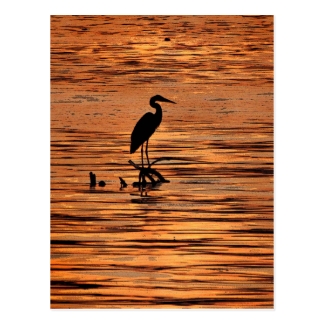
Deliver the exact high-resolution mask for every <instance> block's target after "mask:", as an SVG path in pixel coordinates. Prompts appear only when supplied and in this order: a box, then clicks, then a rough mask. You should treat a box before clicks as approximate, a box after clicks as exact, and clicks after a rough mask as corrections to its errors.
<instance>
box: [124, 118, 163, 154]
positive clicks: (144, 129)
mask: <svg viewBox="0 0 325 325" xmlns="http://www.w3.org/2000/svg"><path fill="white" fill-rule="evenodd" d="M157 126H158V125H157V121H156V119H155V115H154V114H152V113H150V112H148V113H146V114H144V115H143V116H142V117H141V119H140V120H139V121H138V122H137V124H136V125H135V127H134V129H133V132H132V134H131V150H130V152H131V153H133V152H135V151H136V150H137V149H138V148H139V147H140V146H141V145H142V144H143V143H144V142H145V141H147V140H148V139H149V138H150V137H151V135H152V134H153V133H154V132H155V130H156V128H157Z"/></svg>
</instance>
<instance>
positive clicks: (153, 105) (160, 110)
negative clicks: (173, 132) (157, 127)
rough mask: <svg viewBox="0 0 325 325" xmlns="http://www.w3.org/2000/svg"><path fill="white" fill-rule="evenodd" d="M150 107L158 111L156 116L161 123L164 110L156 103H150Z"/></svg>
mask: <svg viewBox="0 0 325 325" xmlns="http://www.w3.org/2000/svg"><path fill="white" fill-rule="evenodd" d="M150 106H151V107H153V108H155V109H156V114H155V116H157V119H159V121H161V119H162V109H161V107H160V105H159V104H158V103H156V102H154V101H150Z"/></svg>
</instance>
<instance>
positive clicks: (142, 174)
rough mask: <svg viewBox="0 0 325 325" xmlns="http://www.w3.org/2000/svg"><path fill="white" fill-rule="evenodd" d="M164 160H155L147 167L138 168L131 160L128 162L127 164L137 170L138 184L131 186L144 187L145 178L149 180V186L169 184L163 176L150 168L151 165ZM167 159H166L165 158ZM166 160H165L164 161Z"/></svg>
mask: <svg viewBox="0 0 325 325" xmlns="http://www.w3.org/2000/svg"><path fill="white" fill-rule="evenodd" d="M164 159H165V158H159V159H157V160H155V161H154V162H153V163H151V164H150V165H149V167H140V166H139V165H137V164H136V163H134V162H133V161H132V160H129V164H131V165H132V166H133V167H134V168H135V169H137V170H139V182H134V183H133V186H140V185H141V186H146V184H147V181H146V178H148V179H149V181H150V182H151V184H152V185H153V186H154V185H156V184H157V183H169V181H168V180H166V179H165V178H164V176H162V175H161V173H159V172H158V171H157V170H156V169H154V168H151V166H152V165H153V164H155V163H156V162H157V161H161V160H164ZM167 159H168V158H167ZM165 160H166V159H165ZM153 176H156V177H157V178H158V179H157V180H155V179H154V177H153Z"/></svg>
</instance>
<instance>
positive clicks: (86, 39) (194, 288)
mask: <svg viewBox="0 0 325 325" xmlns="http://www.w3.org/2000/svg"><path fill="white" fill-rule="evenodd" d="M166 37H168V38H170V41H167V40H166V41H165V38H166ZM156 94H160V95H162V96H164V97H166V98H168V99H170V100H172V101H175V102H176V103H177V104H176V105H173V104H169V103H161V106H162V109H163V119H162V123H161V125H160V127H159V128H158V130H157V131H156V132H155V134H154V135H153V136H152V138H151V139H150V142H149V157H150V158H151V160H154V159H156V158H159V157H171V158H172V159H170V160H163V161H160V162H158V163H157V164H156V168H157V170H158V171H159V172H160V173H161V174H162V175H163V176H164V177H165V178H166V179H167V180H169V181H170V182H169V183H163V184H159V185H157V186H155V187H151V186H150V185H148V186H147V187H146V188H145V189H144V190H143V191H139V189H138V188H137V187H133V186H132V183H133V182H134V181H137V180H138V172H137V170H136V169H134V168H133V167H132V166H131V165H130V164H129V163H128V161H129V159H132V161H134V162H135V163H137V164H139V163H140V162H141V159H140V151H139V150H138V151H137V152H136V153H134V154H132V155H130V153H129V150H130V134H131V132H132V130H133V127H134V125H135V124H136V122H137V120H138V119H139V118H140V117H141V116H142V115H143V114H144V113H146V112H147V111H152V112H154V109H152V108H150V106H149V99H150V97H152V96H154V95H156ZM89 172H93V173H95V174H96V176H97V181H100V180H104V181H105V182H106V186H105V187H99V186H98V185H97V186H96V187H90V186H89ZM119 177H122V178H123V179H124V180H125V181H126V182H127V183H128V184H129V185H128V186H127V187H126V188H120V181H119ZM273 227H274V224H273V17H272V16H246V17H241V16H52V17H51V308H184V307H185V308H273V298H274V295H273V290H274V282H273V273H274V269H273V266H274V259H273V257H274V256H273V239H274V237H273Z"/></svg>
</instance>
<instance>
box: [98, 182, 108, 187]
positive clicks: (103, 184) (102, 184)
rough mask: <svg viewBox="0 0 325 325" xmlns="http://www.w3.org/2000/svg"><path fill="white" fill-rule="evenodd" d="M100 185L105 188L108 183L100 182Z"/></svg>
mask: <svg viewBox="0 0 325 325" xmlns="http://www.w3.org/2000/svg"><path fill="white" fill-rule="evenodd" d="M98 185H99V186H102V187H104V186H105V185H106V183H105V182H104V181H100V182H99V183H98Z"/></svg>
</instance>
